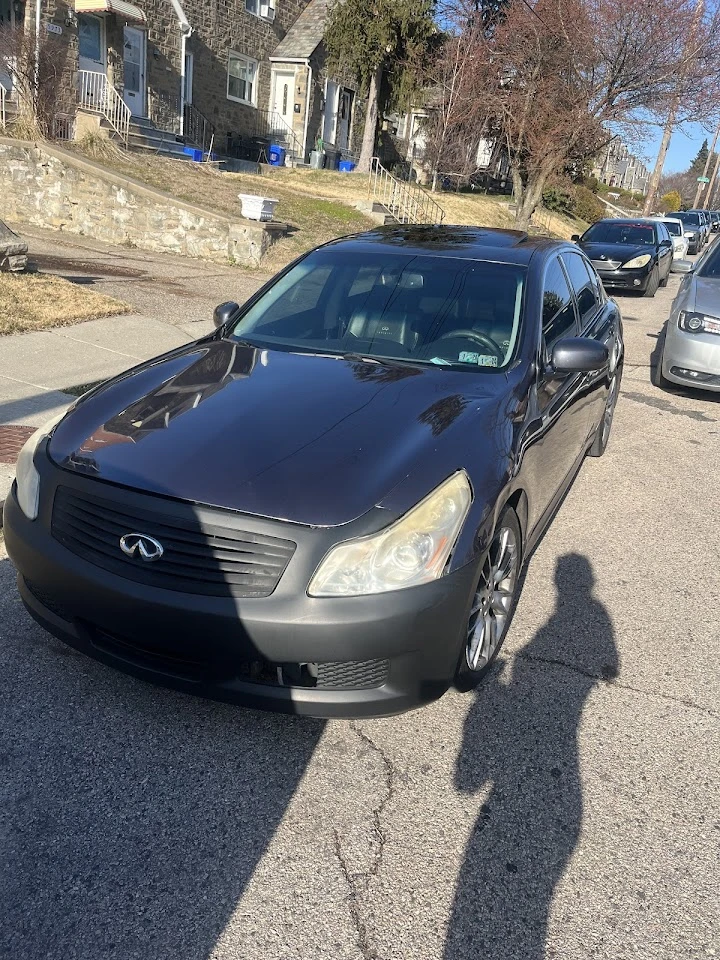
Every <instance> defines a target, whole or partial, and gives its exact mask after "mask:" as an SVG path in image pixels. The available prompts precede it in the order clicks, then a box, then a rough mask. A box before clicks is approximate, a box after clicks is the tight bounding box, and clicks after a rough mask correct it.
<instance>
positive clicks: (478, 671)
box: [455, 507, 522, 691]
mask: <svg viewBox="0 0 720 960" xmlns="http://www.w3.org/2000/svg"><path fill="white" fill-rule="evenodd" d="M521 570H522V533H521V531H520V523H519V521H518V518H517V514H516V513H515V511H514V510H513V509H512V508H511V507H506V508H505V509H504V510H503V512H502V514H501V515H500V519H499V520H498V523H497V526H496V528H495V532H494V534H493V538H492V541H491V543H490V548H489V550H488V552H487V554H486V555H485V558H484V560H483V564H482V567H481V570H480V578H479V580H478V584H477V587H476V588H475V593H474V595H473V599H472V603H471V604H470V612H469V616H468V623H467V634H466V637H465V641H464V643H463V648H462V650H461V652H460V659H459V661H458V665H457V669H456V672H455V686H456V688H457V689H458V690H463V691H467V690H473V689H474V688H475V687H476V686H477V685H478V684H479V683H480V681H481V680H482V679H483V677H484V676H485V674H486V673H487V672H488V670H489V669H490V666H491V664H492V663H493V661H494V660H495V658H496V657H497V655H498V653H499V652H500V648H501V647H502V645H503V643H504V642H505V637H506V636H507V633H508V630H509V629H510V624H511V622H512V618H513V614H514V613H515V607H516V606H517V601H518V597H519V595H520V573H521Z"/></svg>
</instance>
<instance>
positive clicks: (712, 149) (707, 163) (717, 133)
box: [693, 123, 720, 209]
mask: <svg viewBox="0 0 720 960" xmlns="http://www.w3.org/2000/svg"><path fill="white" fill-rule="evenodd" d="M718 137H720V123H719V124H718V128H717V130H716V131H715V137H714V139H713V142H712V146H711V147H710V149H709V151H708V155H707V158H706V160H705V167H704V169H703V172H702V175H703V178H704V177H706V176H707V172H708V168H709V166H710V160H711V158H712V155H713V154H714V153H715V144H716V143H717V142H718ZM705 186H706V185H705V184H704V183H703V181H702V180H698V185H697V190H696V191H695V199H694V200H693V209H694V208H695V207H697V205H698V203H700V194H701V193H702V192H703V190H704V189H705ZM707 187H708V194H707V199H708V200H709V199H710V184H709V183H708V184H707Z"/></svg>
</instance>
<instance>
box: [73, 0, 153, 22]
mask: <svg viewBox="0 0 720 960" xmlns="http://www.w3.org/2000/svg"><path fill="white" fill-rule="evenodd" d="M75 13H114V14H117V16H118V17H123V19H125V20H132V21H133V22H134V23H147V16H146V15H145V12H144V11H143V10H141V9H140V7H136V6H135V4H133V3H127V2H126V0H75Z"/></svg>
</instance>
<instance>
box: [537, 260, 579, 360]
mask: <svg viewBox="0 0 720 960" xmlns="http://www.w3.org/2000/svg"><path fill="white" fill-rule="evenodd" d="M542 296H543V299H542V332H543V340H544V342H545V350H546V354H547V355H549V354H550V351H551V350H552V348H553V346H554V344H555V343H556V342H557V341H558V340H560V339H561V338H562V337H573V336H575V335H576V334H577V321H576V318H575V307H574V305H573V299H572V295H571V293H570V287H569V286H568V282H567V278H566V277H565V272H564V270H563V268H562V266H561V265H560V260H559V259H558V258H557V257H554V258H553V259H552V260H551V261H550V263H549V264H548V268H547V271H546V273H545V282H544V283H543V295H542Z"/></svg>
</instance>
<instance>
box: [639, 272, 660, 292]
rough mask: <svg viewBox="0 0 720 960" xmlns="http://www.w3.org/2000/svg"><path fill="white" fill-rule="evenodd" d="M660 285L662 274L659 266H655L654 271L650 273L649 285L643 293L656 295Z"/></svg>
mask: <svg viewBox="0 0 720 960" xmlns="http://www.w3.org/2000/svg"><path fill="white" fill-rule="evenodd" d="M659 286H660V274H659V272H658V268H657V267H654V268H653V272H652V273H651V274H650V279H649V280H648V285H647V287H646V288H645V292H644V293H643V296H644V297H654V296H655V294H656V293H657V289H658V287H659Z"/></svg>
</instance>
